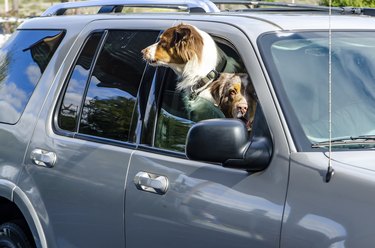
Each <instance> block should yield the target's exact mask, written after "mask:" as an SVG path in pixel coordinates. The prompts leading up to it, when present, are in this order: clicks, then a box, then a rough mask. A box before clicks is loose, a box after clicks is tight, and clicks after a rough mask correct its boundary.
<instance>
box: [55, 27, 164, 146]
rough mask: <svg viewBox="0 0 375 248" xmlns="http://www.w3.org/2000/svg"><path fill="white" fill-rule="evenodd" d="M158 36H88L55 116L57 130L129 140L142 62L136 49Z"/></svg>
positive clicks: (121, 33) (116, 33)
mask: <svg viewBox="0 0 375 248" xmlns="http://www.w3.org/2000/svg"><path fill="white" fill-rule="evenodd" d="M158 34H159V31H126V30H107V31H104V32H100V33H93V34H92V35H91V36H90V37H89V38H88V40H87V42H86V44H85V45H84V47H83V49H82V52H81V54H80V56H79V57H78V60H77V62H76V65H75V67H74V68H73V70H72V74H71V76H70V78H69V79H68V85H67V88H66V92H65V95H64V97H63V100H62V104H61V106H60V110H59V113H58V118H57V124H58V128H59V129H61V130H62V131H68V132H73V133H79V134H84V135H89V136H95V137H101V138H106V139H112V140H118V141H130V129H131V124H132V121H133V119H136V118H134V110H135V107H136V103H137V93H138V88H139V85H140V82H141V79H142V75H143V71H144V69H145V66H146V63H145V61H144V60H143V59H142V54H141V50H142V49H143V48H144V47H146V46H147V45H148V44H150V43H153V42H155V40H156V38H157V36H158Z"/></svg>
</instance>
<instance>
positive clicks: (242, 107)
mask: <svg viewBox="0 0 375 248" xmlns="http://www.w3.org/2000/svg"><path fill="white" fill-rule="evenodd" d="M247 108H248V106H247V103H240V104H238V105H237V111H238V112H241V113H242V114H245V113H246V112H247Z"/></svg>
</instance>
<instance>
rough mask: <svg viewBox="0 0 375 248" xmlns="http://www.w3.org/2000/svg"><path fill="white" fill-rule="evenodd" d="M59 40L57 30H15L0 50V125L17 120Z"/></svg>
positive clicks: (59, 35) (58, 31) (59, 31)
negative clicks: (0, 123)
mask: <svg viewBox="0 0 375 248" xmlns="http://www.w3.org/2000/svg"><path fill="white" fill-rule="evenodd" d="M63 36H64V32H63V31H61V30H19V31H16V32H15V34H14V35H13V36H12V38H11V39H12V40H10V41H9V42H8V43H7V44H6V45H5V46H3V47H2V49H1V50H0V122H3V123H8V124H14V123H16V122H17V121H18V120H19V118H20V117H21V114H22V112H23V111H24V109H25V107H26V105H27V103H28V101H29V99H30V97H31V95H32V93H33V91H34V89H35V87H36V85H37V84H38V81H39V79H40V77H41V76H42V74H43V72H44V70H45V69H46V67H47V65H48V63H49V61H50V60H51V58H52V56H53V54H54V53H55V51H56V49H57V47H58V46H59V44H60V42H61V40H62V38H63Z"/></svg>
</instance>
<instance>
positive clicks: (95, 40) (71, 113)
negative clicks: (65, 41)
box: [58, 32, 103, 132]
mask: <svg viewBox="0 0 375 248" xmlns="http://www.w3.org/2000/svg"><path fill="white" fill-rule="evenodd" d="M102 36H103V32H100V33H94V34H93V35H92V36H91V37H90V38H89V39H88V40H87V42H86V45H85V47H84V48H83V49H82V52H81V54H80V56H79V58H78V60H77V63H76V65H75V66H74V69H73V71H72V74H71V77H70V80H69V84H68V87H67V89H66V92H65V97H64V101H63V103H62V104H61V106H60V111H59V112H60V114H59V118H58V122H59V127H60V128H62V129H64V130H67V131H72V132H73V131H75V130H76V128H77V123H78V115H79V112H80V106H81V102H82V97H83V94H84V91H85V87H86V83H87V80H88V79H89V75H90V69H91V65H92V62H93V59H94V56H95V52H96V50H97V49H98V45H99V42H100V40H101V38H102Z"/></svg>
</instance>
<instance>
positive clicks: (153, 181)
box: [134, 171, 169, 195]
mask: <svg viewBox="0 0 375 248" xmlns="http://www.w3.org/2000/svg"><path fill="white" fill-rule="evenodd" d="M134 184H135V186H136V187H137V189H139V190H143V191H146V192H151V193H155V194H160V195H163V194H165V193H166V192H167V190H168V186H169V182H168V178H167V177H165V176H161V175H156V174H152V173H148V172H144V171H140V172H138V173H137V174H136V175H135V177H134Z"/></svg>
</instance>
